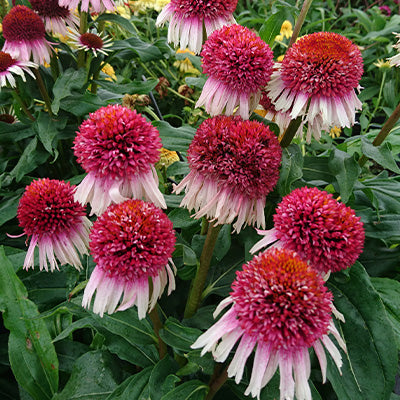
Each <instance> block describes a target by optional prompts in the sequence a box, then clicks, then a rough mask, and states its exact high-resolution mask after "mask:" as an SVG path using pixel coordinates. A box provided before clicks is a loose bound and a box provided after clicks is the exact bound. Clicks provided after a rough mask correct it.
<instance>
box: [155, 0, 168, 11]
mask: <svg viewBox="0 0 400 400" xmlns="http://www.w3.org/2000/svg"><path fill="white" fill-rule="evenodd" d="M170 2H171V0H155V2H154V3H155V4H154V9H155V10H156V11H158V12H160V11H161V10H162V9H163V8H164V7H165V6H166V5H167V4H168V3H170Z"/></svg>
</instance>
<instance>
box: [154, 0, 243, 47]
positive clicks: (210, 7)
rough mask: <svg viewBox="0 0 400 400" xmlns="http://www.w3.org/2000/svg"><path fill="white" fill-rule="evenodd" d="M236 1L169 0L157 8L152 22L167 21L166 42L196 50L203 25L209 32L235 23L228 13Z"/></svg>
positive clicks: (162, 23)
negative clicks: (155, 18)
mask: <svg viewBox="0 0 400 400" xmlns="http://www.w3.org/2000/svg"><path fill="white" fill-rule="evenodd" d="M236 5H237V0H172V1H171V2H170V3H168V4H167V5H166V6H165V7H164V8H163V10H162V11H161V13H160V15H159V16H158V18H157V21H156V25H157V26H160V25H164V24H165V22H167V21H169V27H168V42H173V43H174V45H175V46H178V45H180V48H181V49H182V50H183V49H185V48H186V47H189V50H191V51H193V52H195V53H196V54H199V53H200V50H201V46H202V43H203V27H204V28H205V31H206V34H207V36H210V35H211V33H212V32H214V31H215V30H217V29H220V28H222V27H223V26H224V25H228V24H232V23H235V20H234V18H233V16H232V13H233V12H234V11H235V8H236Z"/></svg>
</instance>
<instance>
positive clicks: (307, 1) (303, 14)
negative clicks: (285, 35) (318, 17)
mask: <svg viewBox="0 0 400 400" xmlns="http://www.w3.org/2000/svg"><path fill="white" fill-rule="evenodd" d="M311 3H312V0H304V3H303V7H302V8H301V11H300V14H299V17H298V18H297V21H296V25H295V26H294V29H293V35H292V37H291V38H290V42H289V46H288V49H290V47H291V46H292V44H293V43H294V42H295V41H296V39H297V38H298V36H299V33H300V30H301V27H302V26H303V24H304V20H305V19H306V16H307V13H308V10H309V9H310V7H311Z"/></svg>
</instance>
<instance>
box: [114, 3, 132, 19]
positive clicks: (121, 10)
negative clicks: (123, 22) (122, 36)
mask: <svg viewBox="0 0 400 400" xmlns="http://www.w3.org/2000/svg"><path fill="white" fill-rule="evenodd" d="M117 14H119V15H120V16H121V17H124V18H126V19H130V17H131V11H130V9H129V7H126V6H117Z"/></svg>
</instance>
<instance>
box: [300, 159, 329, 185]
mask: <svg viewBox="0 0 400 400" xmlns="http://www.w3.org/2000/svg"><path fill="white" fill-rule="evenodd" d="M328 162H329V158H328V157H313V156H307V157H304V166H303V179H304V180H305V181H306V182H307V183H309V184H312V185H315V186H318V185H327V184H329V183H331V182H332V181H334V179H335V177H334V175H333V174H332V173H331V172H329V168H328Z"/></svg>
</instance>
